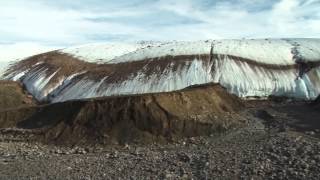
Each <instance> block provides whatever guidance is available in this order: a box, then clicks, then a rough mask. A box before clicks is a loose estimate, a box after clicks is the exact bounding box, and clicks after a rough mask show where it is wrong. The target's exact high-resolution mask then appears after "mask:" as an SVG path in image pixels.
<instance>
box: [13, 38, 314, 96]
mask: <svg viewBox="0 0 320 180" xmlns="http://www.w3.org/2000/svg"><path fill="white" fill-rule="evenodd" d="M57 53H63V54H68V55H71V56H73V57H78V58H79V59H81V60H85V61H89V62H98V63H103V64H100V65H97V66H90V67H86V66H83V68H80V69H78V70H77V71H72V72H73V73H71V74H70V73H69V74H66V75H63V73H62V71H61V70H59V69H57V68H55V69H54V70H52V69H51V70H50V68H51V65H48V66H47V65H46V63H44V64H43V61H36V62H34V66H30V67H31V68H30V69H24V70H23V71H22V70H18V69H17V70H16V71H11V74H9V75H7V79H11V80H20V81H22V82H23V83H24V84H25V85H26V87H27V89H28V90H29V92H31V93H32V94H34V95H35V97H36V98H38V99H40V100H44V99H46V100H50V101H52V102H60V101H66V100H71V99H83V98H92V97H101V96H112V95H121V94H142V93H151V92H168V91H174V90H178V89H183V88H185V87H188V86H191V85H195V84H205V83H212V82H214V83H220V84H221V85H222V86H224V87H225V88H226V89H227V90H228V91H229V92H230V93H233V94H236V95H237V96H239V97H267V96H270V95H274V96H286V97H292V98H298V99H306V100H308V99H315V98H316V97H317V96H318V95H319V94H320V40H319V39H253V40H207V41H194V42H187V41H186V42H178V41H172V42H163V43H159V42H158V43H151V42H149V43H145V44H143V45H141V44H138V45H137V44H133V45H132V44H113V45H112V44H111V45H110V44H108V45H105V44H94V45H85V46H80V47H75V48H67V49H64V50H62V51H58V52H57ZM30 61H32V59H30ZM52 61H54V59H52ZM39 67H41V68H39ZM47 68H48V69H47ZM70 68H72V66H71V67H70ZM35 69H36V70H35ZM58 72H59V73H58ZM57 76H59V77H57ZM57 79H58V80H57Z"/></svg>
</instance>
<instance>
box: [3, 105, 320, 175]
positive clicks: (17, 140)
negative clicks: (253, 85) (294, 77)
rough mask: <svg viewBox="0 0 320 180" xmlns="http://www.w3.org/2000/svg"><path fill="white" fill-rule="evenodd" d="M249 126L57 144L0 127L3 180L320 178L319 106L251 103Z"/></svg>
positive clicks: (246, 115) (246, 111)
mask: <svg viewBox="0 0 320 180" xmlns="http://www.w3.org/2000/svg"><path fill="white" fill-rule="evenodd" d="M242 114H243V116H245V117H246V118H247V119H248V124H247V126H246V127H244V128H240V129H237V130H230V131H229V132H226V133H224V134H221V135H214V136H209V137H207V136H205V137H196V138H186V139H182V140H179V141H174V142H169V143H165V144H153V145H113V146H101V145H95V146H82V147H78V146H72V147H67V146H54V145H44V144H40V143H37V142H26V141H25V138H26V136H28V132H27V131H26V132H17V131H14V130H10V129H2V130H1V134H0V179H118V178H120V179H290V180H291V179H320V174H319V172H320V164H319V162H320V139H319V138H320V122H319V120H320V118H319V117H320V111H319V110H318V109H316V108H315V107H313V106H311V105H310V104H308V103H305V102H300V103H293V102H285V103H284V102H281V103H275V102H273V103H270V102H251V103H248V105H247V110H245V111H244V112H242Z"/></svg>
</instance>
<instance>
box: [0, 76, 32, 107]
mask: <svg viewBox="0 0 320 180" xmlns="http://www.w3.org/2000/svg"><path fill="white" fill-rule="evenodd" d="M34 104H35V101H34V100H33V98H32V96H31V95H28V93H27V92H26V91H25V90H24V89H23V87H22V84H20V83H18V82H13V81H0V111H2V110H5V109H10V108H17V107H21V106H30V105H34Z"/></svg>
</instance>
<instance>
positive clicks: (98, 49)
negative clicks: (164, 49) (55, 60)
mask: <svg viewBox="0 0 320 180" xmlns="http://www.w3.org/2000/svg"><path fill="white" fill-rule="evenodd" d="M159 44H161V42H152V41H148V42H147V41H141V42H137V43H93V44H86V45H80V46H75V47H70V48H66V49H62V50H60V52H61V53H66V54H69V55H72V56H74V57H76V58H79V59H81V60H84V61H88V62H95V63H108V62H109V61H110V60H112V59H114V58H117V57H121V56H122V55H124V54H127V53H130V52H133V51H136V50H138V49H143V48H146V47H151V46H157V45H159Z"/></svg>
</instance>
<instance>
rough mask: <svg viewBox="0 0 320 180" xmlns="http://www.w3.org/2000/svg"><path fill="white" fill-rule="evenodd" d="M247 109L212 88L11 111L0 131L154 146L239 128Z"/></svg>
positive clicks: (51, 139)
mask: <svg viewBox="0 0 320 180" xmlns="http://www.w3.org/2000/svg"><path fill="white" fill-rule="evenodd" d="M242 107H243V104H242V102H241V101H240V100H239V99H238V98H237V97H236V96H233V95H230V94H228V93H227V92H226V90H225V89H224V88H222V87H221V86H219V85H213V84H210V85H206V86H197V87H190V88H187V89H184V90H181V91H176V92H169V93H157V94H146V95H134V96H119V97H106V98H99V99H89V100H77V101H69V102H63V103H57V104H51V105H45V106H40V107H32V108H22V109H21V108H20V109H16V110H8V111H5V112H2V113H0V125H1V128H19V129H20V130H21V129H25V130H28V131H34V132H38V133H39V132H40V135H39V136H38V137H37V140H40V141H43V142H46V143H57V144H69V145H72V144H82V143H105V144H117V143H121V144H123V143H135V142H138V143H151V142H154V141H158V142H163V141H167V140H172V139H175V138H180V137H191V136H198V135H209V134H212V133H215V132H216V133H220V132H224V131H226V130H229V129H233V128H235V127H239V126H241V125H243V124H244V123H245V121H244V120H243V119H242V118H241V117H240V116H239V115H238V114H237V113H236V112H237V111H239V110H240V109H242Z"/></svg>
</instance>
